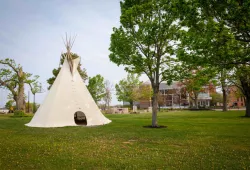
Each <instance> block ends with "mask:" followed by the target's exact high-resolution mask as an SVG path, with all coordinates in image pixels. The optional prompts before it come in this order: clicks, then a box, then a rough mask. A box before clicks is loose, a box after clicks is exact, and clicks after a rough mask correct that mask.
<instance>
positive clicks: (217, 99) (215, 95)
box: [210, 93, 223, 106]
mask: <svg viewBox="0 0 250 170" xmlns="http://www.w3.org/2000/svg"><path fill="white" fill-rule="evenodd" d="M210 96H211V97H212V100H211V103H210V105H211V106H216V105H217V103H222V102H223V96H222V94H221V93H212V94H210Z"/></svg>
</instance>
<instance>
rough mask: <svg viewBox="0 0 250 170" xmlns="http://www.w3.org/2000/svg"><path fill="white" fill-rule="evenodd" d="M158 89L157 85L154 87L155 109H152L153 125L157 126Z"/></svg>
mask: <svg viewBox="0 0 250 170" xmlns="http://www.w3.org/2000/svg"><path fill="white" fill-rule="evenodd" d="M158 91H159V89H157V87H154V90H153V93H154V94H153V109H152V127H157V126H158V122H157V111H158V108H157V107H158Z"/></svg>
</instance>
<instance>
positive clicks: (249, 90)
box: [240, 77, 250, 117]
mask: <svg viewBox="0 0 250 170" xmlns="http://www.w3.org/2000/svg"><path fill="white" fill-rule="evenodd" d="M240 83H241V87H242V92H243V94H244V95H245V101H246V103H245V104H246V114H245V116H246V117H250V85H249V83H248V80H246V78H245V77H240Z"/></svg>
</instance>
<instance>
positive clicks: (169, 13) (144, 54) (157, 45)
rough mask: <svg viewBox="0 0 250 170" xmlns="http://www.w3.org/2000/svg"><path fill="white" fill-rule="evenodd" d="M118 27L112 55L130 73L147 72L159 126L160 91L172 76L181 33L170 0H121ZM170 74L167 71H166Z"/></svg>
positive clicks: (154, 114) (114, 32) (114, 34)
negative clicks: (161, 83) (161, 84)
mask: <svg viewBox="0 0 250 170" xmlns="http://www.w3.org/2000/svg"><path fill="white" fill-rule="evenodd" d="M120 5H121V17H120V23H121V26H120V27H119V28H113V34H112V35H111V44H110V48H109V50H110V51H111V54H110V55H109V58H110V60H111V61H112V62H114V63H116V64H117V65H118V66H119V65H123V66H124V67H125V70H126V71H128V72H130V73H137V74H146V75H147V77H148V78H149V80H150V82H151V85H152V90H153V92H154V93H153V94H154V95H153V113H152V120H153V121H152V125H153V126H157V95H158V91H159V85H160V82H161V81H164V80H166V79H167V78H168V81H169V82H171V81H172V76H171V75H168V74H171V72H169V71H167V70H169V69H170V68H171V67H172V66H173V65H174V63H173V62H174V61H175V57H174V54H175V49H176V44H177V43H178V42H177V40H178V37H179V34H178V32H179V29H180V27H179V25H178V22H177V19H178V18H177V16H176V9H175V8H173V1H171V0H151V1H131V0H124V1H121V3H120ZM166 74H167V75H166Z"/></svg>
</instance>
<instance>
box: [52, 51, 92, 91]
mask: <svg viewBox="0 0 250 170" xmlns="http://www.w3.org/2000/svg"><path fill="white" fill-rule="evenodd" d="M65 56H66V53H63V54H61V58H60V63H59V67H58V68H55V69H53V71H52V73H53V77H51V78H49V79H48V80H47V83H48V84H49V87H48V89H50V88H51V86H52V85H53V83H54V81H55V80H56V77H57V75H58V74H59V72H60V70H61V66H62V65H63V63H64V59H65ZM71 56H72V58H73V59H76V58H78V57H79V56H78V55H77V54H75V53H72V54H71ZM77 70H78V72H79V74H80V76H81V77H82V79H83V81H84V82H85V81H86V80H87V79H88V75H87V72H86V69H85V68H81V63H79V65H78V66H77Z"/></svg>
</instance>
